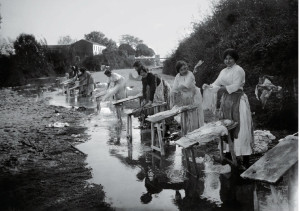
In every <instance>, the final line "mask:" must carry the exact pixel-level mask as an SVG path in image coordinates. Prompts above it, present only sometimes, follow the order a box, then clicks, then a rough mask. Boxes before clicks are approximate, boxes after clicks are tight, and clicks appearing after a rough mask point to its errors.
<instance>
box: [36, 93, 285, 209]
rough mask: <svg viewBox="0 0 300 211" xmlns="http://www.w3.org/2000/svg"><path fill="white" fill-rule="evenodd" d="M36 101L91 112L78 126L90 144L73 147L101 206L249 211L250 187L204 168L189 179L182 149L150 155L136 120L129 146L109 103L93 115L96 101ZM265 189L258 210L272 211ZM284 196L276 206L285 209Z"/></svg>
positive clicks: (235, 175)
mask: <svg viewBox="0 0 300 211" xmlns="http://www.w3.org/2000/svg"><path fill="white" fill-rule="evenodd" d="M38 97H39V98H41V97H44V98H45V97H51V100H50V104H52V105H55V106H64V107H68V108H72V107H77V108H78V107H85V108H86V109H87V110H88V111H89V112H87V113H93V115H91V118H90V120H89V121H86V122H84V123H83V125H84V126H86V127H87V128H88V131H87V133H88V134H89V135H90V139H89V141H87V142H86V143H83V144H80V145H77V146H76V147H77V148H78V149H80V150H81V151H82V152H84V153H86V154H87V160H86V162H87V164H88V166H89V167H91V169H92V176H93V177H92V179H91V180H90V181H89V182H91V183H95V184H101V185H102V186H103V187H104V191H105V194H106V197H107V198H106V201H107V202H109V203H111V204H112V207H114V208H115V209H116V210H254V204H255V203H254V183H252V182H246V181H244V180H242V179H241V178H240V177H239V174H238V173H237V172H235V171H234V170H233V172H232V173H231V174H226V175H220V174H217V173H204V172H203V165H199V168H202V169H200V178H199V179H196V178H194V177H193V176H191V175H190V174H187V173H186V171H185V170H186V167H185V161H184V159H183V155H182V150H181V148H179V147H177V146H176V145H175V144H174V143H170V146H169V147H168V148H167V155H166V157H165V158H161V157H160V156H159V155H158V154H157V153H153V152H152V150H151V148H150V139H151V136H150V131H149V130H141V129H137V128H138V126H139V122H138V120H137V118H133V123H132V124H133V141H132V143H129V142H128V141H127V138H126V117H125V116H123V117H122V124H120V123H119V122H118V121H117V118H116V114H115V111H114V108H113V106H110V104H109V103H102V104H101V112H100V113H99V114H96V113H95V108H96V102H94V101H91V100H90V99H88V98H76V97H69V98H67V97H66V96H65V95H64V94H63V93H62V90H60V89H48V90H46V91H43V92H42V94H38ZM126 109H129V108H126ZM126 109H125V110H126ZM266 187H267V185H265V186H264V185H260V186H258V187H257V188H258V189H257V190H258V191H257V193H258V203H259V206H260V210H274V197H273V196H272V193H271V191H270V189H269V188H266ZM283 189H284V188H283V187H282V188H281V190H283ZM283 195H286V193H283V192H282V193H281V195H280V197H281V198H280V197H279V198H280V200H281V205H280V206H281V208H283V210H286V209H288V205H287V200H286V197H283Z"/></svg>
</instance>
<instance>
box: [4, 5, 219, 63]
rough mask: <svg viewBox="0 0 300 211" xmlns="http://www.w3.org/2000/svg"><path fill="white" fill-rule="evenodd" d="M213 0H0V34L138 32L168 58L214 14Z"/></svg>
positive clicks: (114, 35)
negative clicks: (198, 25) (193, 26)
mask: <svg viewBox="0 0 300 211" xmlns="http://www.w3.org/2000/svg"><path fill="white" fill-rule="evenodd" d="M212 2H214V0H0V4H1V6H0V14H1V16H2V23H1V28H0V36H1V37H4V38H8V37H10V38H12V39H15V38H16V37H17V36H18V35H19V34H20V33H28V34H33V35H35V37H36V38H37V39H38V40H39V39H41V38H46V40H47V43H48V44H49V45H53V44H57V41H58V39H59V37H60V36H66V35H70V36H71V38H73V39H77V40H80V39H83V38H84V34H88V33H90V32H91V31H101V32H102V33H104V34H105V35H106V36H107V37H108V38H111V39H113V40H115V41H116V42H118V41H119V39H120V36H121V35H123V34H130V35H134V36H136V37H138V38H140V39H142V40H143V41H144V43H145V44H147V45H148V46H149V47H151V48H153V49H154V51H155V52H156V54H160V55H161V57H166V56H168V55H169V54H170V53H172V51H173V50H175V49H176V47H177V46H178V43H179V41H180V40H182V39H183V38H184V37H185V36H187V35H188V34H189V33H190V32H191V29H192V24H191V23H192V22H199V21H201V20H203V19H204V18H205V17H206V16H207V15H209V14H210V13H211V5H212Z"/></svg>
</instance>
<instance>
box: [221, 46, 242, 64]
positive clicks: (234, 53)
mask: <svg viewBox="0 0 300 211" xmlns="http://www.w3.org/2000/svg"><path fill="white" fill-rule="evenodd" d="M227 55H229V56H231V57H232V58H233V59H234V61H237V60H239V54H238V53H237V51H236V50H234V49H232V48H229V49H227V50H225V51H224V53H223V59H225V58H226V56H227Z"/></svg>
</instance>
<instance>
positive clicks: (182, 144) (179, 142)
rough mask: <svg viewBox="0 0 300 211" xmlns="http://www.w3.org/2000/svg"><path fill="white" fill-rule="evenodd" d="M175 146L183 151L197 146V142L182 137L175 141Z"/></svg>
mask: <svg viewBox="0 0 300 211" xmlns="http://www.w3.org/2000/svg"><path fill="white" fill-rule="evenodd" d="M176 144H177V145H178V146H180V147H182V148H184V149H186V148H189V147H192V146H194V145H197V144H199V143H198V141H197V140H193V139H189V138H187V137H185V136H184V137H182V138H180V139H179V140H177V141H176Z"/></svg>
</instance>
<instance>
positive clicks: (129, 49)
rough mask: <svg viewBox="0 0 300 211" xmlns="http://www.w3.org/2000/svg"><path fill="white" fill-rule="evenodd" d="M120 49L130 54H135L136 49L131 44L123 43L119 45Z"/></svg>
mask: <svg viewBox="0 0 300 211" xmlns="http://www.w3.org/2000/svg"><path fill="white" fill-rule="evenodd" d="M119 50H120V51H123V52H124V53H125V54H127V55H128V56H129V55H135V50H134V49H133V48H132V47H131V45H129V44H121V45H120V46H119Z"/></svg>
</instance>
